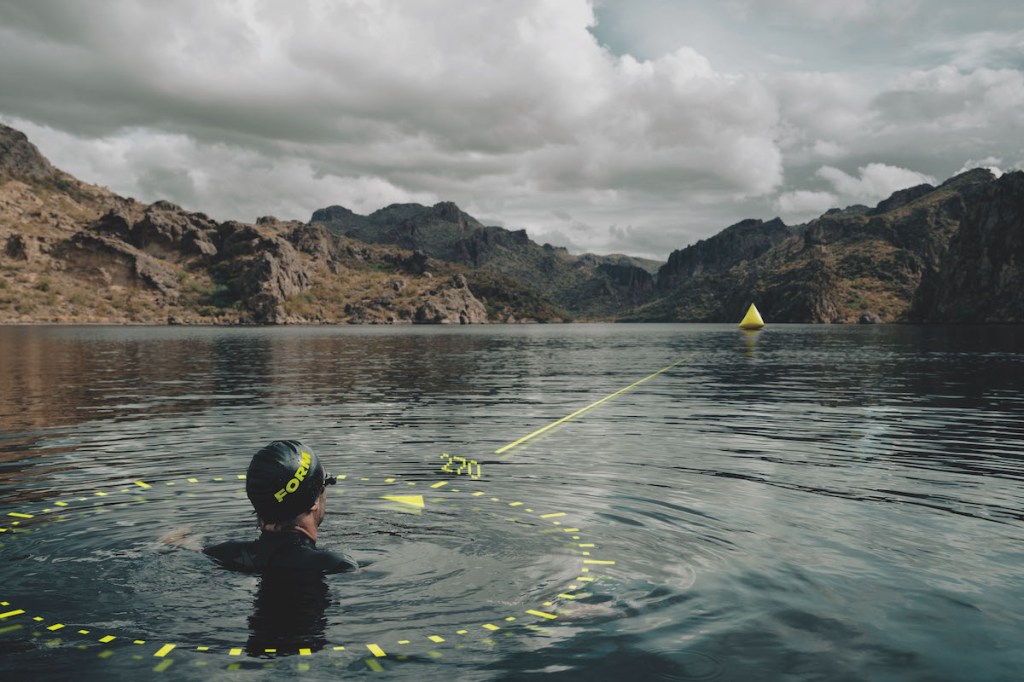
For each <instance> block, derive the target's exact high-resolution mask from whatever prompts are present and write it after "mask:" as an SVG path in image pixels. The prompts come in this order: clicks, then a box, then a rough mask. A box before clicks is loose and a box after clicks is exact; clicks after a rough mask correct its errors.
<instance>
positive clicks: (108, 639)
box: [100, 635, 117, 644]
mask: <svg viewBox="0 0 1024 682" xmlns="http://www.w3.org/2000/svg"><path fill="white" fill-rule="evenodd" d="M115 639H117V637H114V636H113V635H107V636H106V637H100V641H101V642H103V643H104V644H107V643H108V642H113V641H114V640H115Z"/></svg>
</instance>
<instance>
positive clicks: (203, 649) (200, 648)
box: [196, 646, 210, 651]
mask: <svg viewBox="0 0 1024 682" xmlns="http://www.w3.org/2000/svg"><path fill="white" fill-rule="evenodd" d="M209 650H210V647H208V646H197V647H196V651H209Z"/></svg>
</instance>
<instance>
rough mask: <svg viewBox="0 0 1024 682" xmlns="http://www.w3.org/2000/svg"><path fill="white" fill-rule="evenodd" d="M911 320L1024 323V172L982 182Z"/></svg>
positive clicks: (930, 275) (923, 284)
mask: <svg viewBox="0 0 1024 682" xmlns="http://www.w3.org/2000/svg"><path fill="white" fill-rule="evenodd" d="M910 318H911V319H912V320H914V321H920V322H972V323H980V322H1016V323H1021V322H1024V172H1021V171H1015V172H1012V173H1007V174H1006V175H1003V176H1002V177H1001V178H999V179H998V180H995V181H992V182H988V183H983V184H982V186H981V187H980V188H979V191H978V192H977V194H976V196H975V197H974V200H973V201H971V202H969V204H968V205H967V206H966V207H965V210H964V215H963V217H962V219H961V221H960V229H959V230H957V232H956V234H954V235H953V237H952V239H951V240H950V243H949V248H948V249H947V250H946V252H945V253H944V254H943V256H942V258H941V262H940V263H939V267H937V268H933V269H930V270H929V271H928V272H927V273H926V274H925V276H924V277H923V278H922V281H921V286H920V287H919V289H918V291H917V292H916V295H915V297H914V304H913V308H912V311H911V314H910Z"/></svg>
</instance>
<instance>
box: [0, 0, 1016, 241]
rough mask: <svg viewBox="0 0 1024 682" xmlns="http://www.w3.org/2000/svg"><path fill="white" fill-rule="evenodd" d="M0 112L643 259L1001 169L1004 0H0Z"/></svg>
mask: <svg viewBox="0 0 1024 682" xmlns="http://www.w3.org/2000/svg"><path fill="white" fill-rule="evenodd" d="M0 121H2V122H4V123H6V124H8V125H11V126H14V127H16V128H18V129H20V130H22V131H24V132H25V133H27V134H28V135H29V137H30V139H31V140H32V141H33V142H35V143H36V144H37V145H38V146H39V147H40V149H41V150H42V151H43V153H44V154H45V155H46V156H47V157H48V158H50V160H51V161H53V162H54V163H55V164H56V165H57V166H59V167H61V168H63V169H64V170H67V171H69V172H71V173H73V174H74V175H76V176H78V177H79V178H81V179H83V180H86V181H88V182H92V183H95V184H99V185H105V186H107V187H109V188H110V189H112V190H115V191H117V192H119V193H121V194H124V195H127V196H133V197H135V198H137V199H140V200H143V201H147V202H148V201H154V200H156V199H160V198H167V199H170V200H172V201H174V202H176V203H179V204H182V205H183V206H185V207H186V208H188V209H192V210H199V211H204V212H206V213H208V214H210V215H211V216H213V217H215V218H217V219H221V220H226V219H238V220H246V221H252V220H255V219H256V217H258V216H261V215H276V216H278V217H280V218H298V219H303V220H306V219H308V218H309V216H310V214H311V213H312V211H314V210H315V209H317V208H321V207H323V206H327V205H330V204H341V205H343V206H346V207H348V208H351V209H352V210H355V211H356V212H359V213H369V212H372V211H374V210H376V209H378V208H381V207H382V206H386V205H388V204H391V203H395V202H418V203H422V204H433V203H435V202H437V201H441V200H450V201H455V202H456V203H457V204H458V205H459V206H460V207H462V208H463V210H465V211H467V212H468V213H470V214H472V215H474V216H475V217H477V218H479V219H481V220H482V221H483V222H485V223H487V224H494V225H504V226H506V227H509V228H514V229H519V228H525V229H526V230H527V231H528V232H529V234H530V236H531V237H533V238H534V239H535V240H536V241H538V242H545V241H547V242H550V243H553V244H557V245H564V246H568V247H569V248H570V249H572V250H574V251H577V252H579V251H592V252H597V253H612V252H621V253H629V254H633V255H644V256H650V257H655V258H658V259H664V258H666V257H667V256H668V254H669V252H670V251H672V250H673V249H677V248H681V247H683V246H685V245H687V244H689V243H692V242H693V241H696V240H697V239H701V238H704V237H707V236H710V235H712V234H714V233H716V232H718V231H719V230H721V229H722V228H723V227H725V226H727V225H729V224H732V223H734V222H737V221H738V220H741V219H743V218H747V217H759V218H765V219H767V218H771V217H773V216H776V215H778V216H781V217H782V218H783V219H784V220H785V221H786V222H787V223H790V224H793V223H797V222H801V221H803V220H806V219H808V218H810V217H813V216H815V215H818V214H820V213H822V212H824V211H825V210H827V209H828V208H830V207H833V206H846V205H850V204H854V203H865V204H872V205H873V204H874V203H877V202H878V201H879V200H880V199H882V198H884V197H886V196H888V195H889V194H890V193H891V192H892V191H894V190H896V189H900V188H903V187H907V186H911V185H915V184H919V183H921V182H932V183H935V182H941V181H943V180H945V179H946V178H948V177H950V176H952V175H954V174H956V173H958V172H959V171H961V170H963V169H965V168H969V167H975V166H987V167H992V168H994V169H999V170H1001V171H1006V170H1010V169H1013V168H1018V167H1022V166H1024V142H1022V140H1024V3H1022V2H1020V0H976V1H975V2H963V1H962V0H716V1H709V0H475V1H474V2H466V1H465V0H379V1H375V0H174V1H173V2H164V3H157V2H152V1H146V0H109V1H106V2H81V0H33V1H32V2H25V1H24V0H0Z"/></svg>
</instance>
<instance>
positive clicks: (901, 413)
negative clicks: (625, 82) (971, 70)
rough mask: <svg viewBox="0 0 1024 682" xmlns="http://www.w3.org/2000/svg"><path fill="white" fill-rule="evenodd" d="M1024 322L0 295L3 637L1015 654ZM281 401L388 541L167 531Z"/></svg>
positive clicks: (139, 653)
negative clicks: (276, 316) (71, 322)
mask: <svg viewBox="0 0 1024 682" xmlns="http://www.w3.org/2000/svg"><path fill="white" fill-rule="evenodd" d="M1022 331H1024V330H1022V329H1021V328H1019V327H1001V328H962V327H961V328H920V327H822V326H770V327H769V328H768V329H766V330H765V331H763V332H761V333H759V334H756V335H745V334H743V333H741V332H739V331H737V330H736V329H734V328H732V327H730V326H720V325H651V326H611V325H609V326H603V325H588V326H584V325H568V326H535V327H500V326H499V327H476V328H456V329H437V328H430V329H426V328H411V329H383V328H343V329H326V328H325V329H320V328H306V329H295V328H284V329H239V330H230V329H182V328H167V329H164V328H59V327H55V328H0V425H2V428H0V527H3V528H4V529H5V530H4V532H2V533H0V543H2V545H0V671H3V672H4V674H5V675H9V674H10V673H11V672H18V673H22V674H26V675H29V676H30V679H69V678H75V679H110V678H112V679H121V678H124V679H133V678H139V677H151V676H157V675H162V676H164V677H168V676H170V677H173V678H175V679H182V678H185V679H189V678H195V679H206V678H208V677H211V676H216V675H223V674H226V673H227V671H229V670H231V671H237V672H235V673H233V676H234V677H238V678H254V679H257V678H258V679H264V678H269V677H271V676H275V677H276V676H280V675H281V674H282V673H287V674H295V675H298V676H299V678H300V679H326V678H332V679H333V678H337V677H340V676H350V677H359V676H368V677H374V676H381V675H386V676H389V677H402V678H407V679H417V680H419V679H441V678H448V679H459V680H464V679H465V680H472V679H528V678H530V677H533V676H539V675H545V676H546V677H551V676H554V677H555V678H557V679H563V678H564V679H587V680H601V679H606V680H620V679H651V680H1019V679H1021V676H1022V670H1024V627H1022V626H1024V609H1022V605H1024V577H1022V571H1021V566H1022V565H1024V549H1022V548H1024V488H1022V480H1024V460H1022V456H1021V453H1022V451H1024V447H1022V446H1024V388H1022V386H1024V351H1022V346H1024V343H1022V340H1024V334H1022ZM675 362H679V364H678V365H676V366H674V367H672V368H671V369H668V370H667V371H665V372H664V373H662V374H660V375H658V376H655V377H652V378H650V379H649V380H648V381H645V382H644V383H642V384H640V385H638V386H636V387H635V388H633V389H632V390H630V391H628V392H624V393H622V394H620V395H617V396H616V397H614V398H612V399H610V400H608V401H606V402H604V403H602V404H600V405H599V406H597V407H594V408H593V409H591V410H589V411H587V412H585V413H584V414H581V415H580V416H578V417H577V418H575V419H573V420H570V421H568V422H566V423H564V424H561V425H559V426H557V427H555V428H552V429H550V430H548V431H547V432H545V433H544V434H542V435H540V436H537V437H536V438H534V439H531V440H529V441H528V442H526V443H524V444H523V445H521V446H519V447H517V448H514V449H511V450H510V451H508V452H506V453H504V454H503V455H497V454H495V452H496V451H497V450H498V449H499V448H501V447H503V446H504V445H506V444H508V443H511V442H513V441H515V440H517V439H519V438H521V437H523V436H526V435H527V434H530V433H532V432H534V431H536V430H537V429H540V428H542V427H544V426H545V425H548V424H551V423H552V422H554V421H555V420H558V419H560V418H561V417H564V416H566V415H568V414H570V413H572V412H574V411H576V410H578V409H580V408H582V407H585V406H587V405H589V404H592V403H593V402H595V401H597V400H599V399H601V398H603V397H605V396H608V395H610V394H612V393H614V392H616V391H618V390H619V389H622V388H624V387H626V386H628V385H630V384H632V383H633V382H635V381H637V380H639V379H642V378H644V377H646V376H648V375H650V374H652V373H653V372H656V371H657V370H659V369H661V368H663V367H666V366H668V365H669V364H671V363H675ZM284 437H287V438H300V439H302V440H304V441H305V442H306V443H307V444H309V445H311V446H312V447H313V448H314V449H315V450H316V451H317V452H318V453H319V454H320V456H321V457H322V458H323V459H324V460H325V461H326V462H327V464H328V466H329V467H330V468H331V469H332V470H333V471H334V472H337V473H341V474H343V475H344V476H345V479H344V480H343V481H341V485H339V486H336V488H337V489H332V490H331V495H332V496H331V497H330V499H329V510H330V515H329V516H328V517H327V520H326V521H325V523H324V526H323V527H322V528H321V542H320V544H321V546H325V547H344V548H346V549H347V550H348V551H349V552H350V553H351V554H352V555H354V556H355V557H356V558H357V559H359V560H360V562H362V563H364V564H368V566H367V567H366V568H364V569H363V570H362V571H361V572H360V573H358V574H355V575H341V576H331V577H328V578H326V579H325V580H323V581H321V582H317V581H313V583H312V584H309V583H304V584H301V585H288V584H284V585H282V584H274V583H269V582H261V580H260V579H259V578H256V577H252V576H246V575H238V574H232V573H229V572H226V571H223V570H219V569H217V568H215V567H213V566H212V565H211V564H210V563H209V562H208V561H207V560H206V559H205V558H204V557H203V556H201V555H200V554H198V553H195V552H192V551H188V550H184V549H171V548H168V547H166V546H165V545H162V544H160V543H159V542H157V538H158V537H159V536H160V535H161V534H162V533H164V532H166V531H168V530H171V529H174V528H179V527H183V526H187V527H189V528H190V529H191V530H190V532H191V533H192V534H193V535H194V536H196V537H199V538H202V539H205V541H207V542H217V541H222V540H226V539H231V538H247V537H253V536H254V534H255V529H254V528H253V525H252V524H253V521H252V516H251V515H250V513H249V508H248V503H247V501H246V500H245V498H244V493H243V492H242V490H243V488H242V486H243V482H242V481H239V480H238V474H240V473H243V472H244V470H245V467H246V465H247V463H248V459H249V457H250V456H251V454H252V452H253V451H255V450H256V449H257V448H259V447H260V446H262V445H263V444H264V443H265V442H267V441H269V440H272V439H275V438H284ZM445 453H447V454H448V455H450V457H449V458H444V457H442V455H443V454H445ZM457 457H463V458H465V459H466V460H474V461H476V462H477V463H478V466H477V467H473V468H472V470H471V471H469V472H467V471H466V470H465V469H463V471H462V472H461V473H460V474H458V475H456V474H455V473H454V471H456V470H457V468H458V466H459V463H458V461H457V460H455V459H454V458H457ZM449 461H452V462H454V465H453V466H452V467H450V468H451V469H453V471H452V472H445V471H442V467H444V466H445V465H446V464H447V463H448V462H449ZM467 473H470V474H471V475H467ZM139 483H142V484H145V486H148V487H144V486H143V485H140V484H139ZM416 495H420V496H422V498H423V501H424V507H423V508H422V509H419V508H418V507H416V506H413V505H409V504H403V503H401V502H394V501H388V500H384V499H382V498H383V497H385V496H399V497H403V496H404V497H410V496H416ZM29 517H31V518H29ZM612 562H614V563H612ZM4 614H7V615H4ZM544 614H547V615H544ZM551 616H554V617H551ZM170 645H173V648H170ZM268 649H271V650H273V651H267V650H268ZM375 653H376V654H384V655H383V656H380V655H375Z"/></svg>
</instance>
